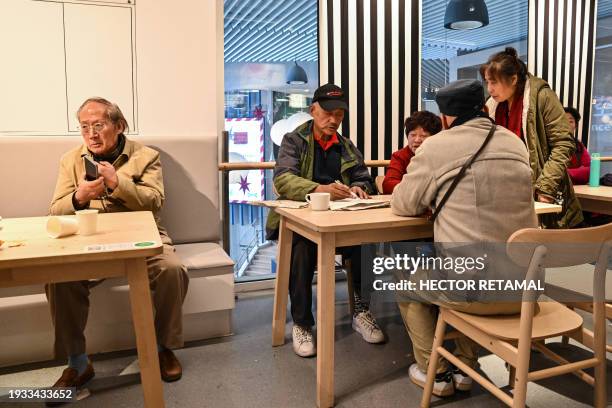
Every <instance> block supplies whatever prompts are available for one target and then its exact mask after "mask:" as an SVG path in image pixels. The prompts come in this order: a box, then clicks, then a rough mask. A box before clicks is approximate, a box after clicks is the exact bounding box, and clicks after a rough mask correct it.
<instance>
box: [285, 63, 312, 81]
mask: <svg viewBox="0 0 612 408" xmlns="http://www.w3.org/2000/svg"><path fill="white" fill-rule="evenodd" d="M307 83H308V76H307V75H306V71H304V68H302V67H300V66H299V65H298V64H297V61H296V62H295V65H294V66H292V67H291V68H289V71H288V72H287V84H289V85H304V84H307Z"/></svg>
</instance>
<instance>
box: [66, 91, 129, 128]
mask: <svg viewBox="0 0 612 408" xmlns="http://www.w3.org/2000/svg"><path fill="white" fill-rule="evenodd" d="M90 102H95V103H99V104H101V105H104V106H105V107H106V117H107V118H108V120H110V121H111V123H112V124H113V125H115V126H118V127H119V128H121V129H123V130H122V131H121V132H122V133H123V132H127V131H129V130H130V127H129V126H128V122H127V120H126V119H125V116H123V112H121V109H119V106H117V104H116V103H113V102H111V101H109V100H107V99H104V98H100V97H97V96H94V97H92V98H89V99H87V100H86V101H85V102H83V103H82V104H81V106H80V107H79V109H78V110H77V113H76V115H77V119H79V115H80V114H81V111H82V110H83V108H84V107H85V105H87V104H88V103H90Z"/></svg>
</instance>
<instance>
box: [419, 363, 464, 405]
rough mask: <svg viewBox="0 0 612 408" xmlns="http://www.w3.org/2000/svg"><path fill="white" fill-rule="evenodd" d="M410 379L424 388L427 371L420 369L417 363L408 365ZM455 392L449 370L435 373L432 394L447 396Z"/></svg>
mask: <svg viewBox="0 0 612 408" xmlns="http://www.w3.org/2000/svg"><path fill="white" fill-rule="evenodd" d="M408 375H409V376H410V381H412V382H413V383H415V384H416V385H418V386H419V387H421V388H425V382H427V373H424V372H423V371H421V369H420V368H419V366H418V364H417V363H414V364H412V365H411V366H410V369H409V370H408ZM454 393H455V387H454V386H453V380H452V376H451V372H450V371H446V372H445V373H440V374H436V380H435V381H434V386H433V391H432V394H433V395H435V396H436V397H449V396H451V395H453V394H454Z"/></svg>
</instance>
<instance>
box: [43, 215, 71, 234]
mask: <svg viewBox="0 0 612 408" xmlns="http://www.w3.org/2000/svg"><path fill="white" fill-rule="evenodd" d="M78 229H79V225H78V223H77V220H76V219H75V218H74V217H49V219H48V220H47V234H48V235H49V236H50V237H51V238H61V237H67V236H68V235H72V234H76V232H77V230H78Z"/></svg>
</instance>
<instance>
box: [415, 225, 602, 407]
mask: <svg viewBox="0 0 612 408" xmlns="http://www.w3.org/2000/svg"><path fill="white" fill-rule="evenodd" d="M611 234H612V224H608V225H605V226H602V227H594V228H585V229H577V230H542V229H531V228H530V229H523V230H520V231H517V232H515V233H514V234H513V235H512V236H511V237H510V238H509V240H508V245H507V253H508V255H509V256H510V258H511V259H512V260H513V261H514V262H516V263H517V264H519V265H522V266H525V267H527V266H528V269H527V275H526V279H527V280H536V279H537V278H538V277H541V276H543V275H542V274H543V272H544V271H543V268H547V267H550V268H554V267H562V266H574V265H581V264H585V263H589V262H593V261H597V264H596V266H595V274H594V279H593V295H594V296H593V320H594V333H593V336H592V342H591V346H590V347H591V349H592V350H594V357H593V358H589V359H586V360H582V361H577V362H573V363H570V362H568V361H567V360H565V359H564V358H563V357H561V356H559V355H558V354H556V353H554V352H552V351H551V350H549V349H548V348H546V346H545V345H544V340H545V339H547V338H551V337H557V336H560V335H565V336H568V337H571V338H573V339H576V340H577V341H579V342H581V343H583V342H585V341H586V342H587V343H588V342H589V338H588V335H587V334H586V333H585V330H584V328H583V321H582V317H581V316H580V315H578V314H577V313H576V312H574V311H573V310H571V309H569V308H567V307H566V306H564V305H562V304H560V303H558V302H556V301H543V302H537V301H536V298H537V294H536V293H535V292H533V291H525V292H524V293H523V299H522V302H521V313H520V314H518V315H510V316H476V315H470V314H467V313H462V312H457V311H454V310H450V309H447V308H444V307H441V308H440V314H439V317H438V324H437V326H436V331H435V336H434V344H433V347H432V353H431V358H430V360H429V367H428V370H427V382H426V384H425V389H424V392H423V399H422V400H421V407H428V406H429V403H430V400H431V392H432V389H433V384H434V380H435V375H436V368H437V367H436V366H437V360H438V358H439V356H440V355H441V356H442V357H444V358H446V359H447V360H448V361H449V362H450V363H452V364H454V365H455V366H456V367H458V368H459V369H461V370H462V371H463V372H465V373H466V374H467V375H469V376H470V377H472V379H474V380H475V381H477V382H478V383H479V384H480V385H482V386H483V387H484V388H486V389H487V390H488V391H489V392H491V393H492V394H493V395H495V396H496V397H497V398H499V399H500V400H502V401H503V402H504V403H506V404H507V405H509V406H511V407H524V406H525V400H526V395H527V383H528V382H529V381H537V380H542V379H544V378H549V377H553V376H558V375H563V374H567V373H572V374H575V375H576V376H577V377H578V378H580V379H582V380H583V381H585V382H587V383H588V384H591V386H593V387H594V388H595V398H594V399H595V406H596V407H598V408H599V407H602V408H603V407H605V406H606V402H607V396H606V321H605V304H604V299H605V293H604V292H605V289H604V283H605V273H606V267H607V262H608V255H609V254H610V252H611V250H612V238H611ZM519 243H524V244H529V245H527V246H528V250H526V245H517V244H519ZM571 243H591V244H592V245H589V246H588V247H587V246H583V247H580V248H579V250H571V249H569V248H568V246H569V244H571ZM563 244H565V245H563ZM532 249H533V250H532ZM447 324H448V325H451V326H453V327H454V328H455V330H456V331H454V332H452V333H449V334H448V335H446V336H445V329H446V325H447ZM459 336H467V337H469V338H470V339H472V340H474V341H475V342H477V343H478V344H479V345H480V346H482V347H484V348H486V349H488V350H489V351H491V352H492V353H494V354H496V355H497V356H499V357H500V358H502V359H503V360H505V361H506V362H507V363H508V364H509V366H510V378H509V383H510V387H511V388H514V397H511V396H510V395H508V394H506V393H504V392H503V391H502V390H500V389H499V388H497V386H496V385H495V384H493V383H492V382H490V381H489V380H487V379H486V378H485V377H483V376H482V375H480V374H478V373H477V372H476V371H475V370H474V369H472V368H471V367H468V366H467V365H466V364H465V363H463V362H462V361H460V360H459V359H458V358H457V357H455V356H454V355H453V354H451V353H450V352H449V351H448V350H446V349H445V348H444V347H443V342H444V340H445V339H449V338H457V337H459ZM532 346H533V347H535V348H536V349H538V350H540V351H541V352H542V353H543V354H544V355H545V356H547V357H548V358H550V359H552V360H553V361H555V362H557V363H559V366H556V367H552V368H546V369H543V370H538V371H532V372H530V371H529V358H530V352H531V347H532ZM590 367H594V368H595V377H594V378H593V376H591V375H589V374H587V373H586V372H585V371H584V369H585V368H590Z"/></svg>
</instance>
